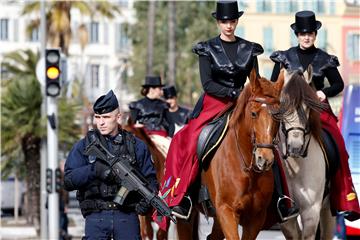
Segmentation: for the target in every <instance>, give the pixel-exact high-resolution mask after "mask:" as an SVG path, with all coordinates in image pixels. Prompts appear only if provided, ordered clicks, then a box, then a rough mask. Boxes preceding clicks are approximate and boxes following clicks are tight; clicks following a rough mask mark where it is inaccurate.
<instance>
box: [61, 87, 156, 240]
mask: <svg viewBox="0 0 360 240" xmlns="http://www.w3.org/2000/svg"><path fill="white" fill-rule="evenodd" d="M93 109H94V113H95V115H94V116H95V124H96V127H97V129H96V130H90V131H89V133H88V134H87V136H86V137H85V138H83V139H81V140H80V141H79V142H77V143H76V144H75V145H74V147H73V149H72V150H71V151H70V153H69V155H68V158H67V160H66V163H65V178H64V185H65V189H66V190H68V191H72V190H77V199H78V200H79V204H80V209H81V212H82V214H83V216H84V217H85V239H111V238H112V239H140V227H139V220H138V214H141V215H144V214H146V213H148V212H149V211H150V210H151V206H150V205H149V204H148V203H147V202H146V201H145V199H143V198H142V197H141V196H140V195H139V194H138V193H136V192H130V193H129V195H128V196H127V197H126V199H125V202H124V204H123V205H121V206H120V205H119V204H117V203H115V202H114V201H113V200H114V199H115V196H116V194H117V192H118V191H119V189H120V187H121V182H120V183H119V180H118V178H117V176H116V174H115V173H114V171H112V169H111V167H110V166H109V165H107V164H105V163H104V162H102V160H100V159H97V158H96V157H95V156H86V155H84V150H85V149H86V146H87V145H88V143H89V139H91V138H90V136H93V135H91V134H95V135H96V136H98V137H99V139H100V140H101V141H102V143H103V145H106V147H107V148H108V150H109V151H110V152H111V153H112V154H114V155H115V156H119V157H120V160H121V161H129V159H133V161H131V162H130V164H132V165H133V167H134V168H137V169H138V170H139V172H141V173H142V174H143V176H144V177H145V178H146V179H147V180H148V182H149V183H150V186H151V188H152V189H153V190H154V191H157V181H156V175H155V169H154V167H153V164H152V161H151V158H150V153H149V151H148V149H147V147H146V146H145V144H144V143H143V142H142V141H141V140H139V139H137V138H135V137H134V136H133V135H131V134H130V133H128V132H126V131H125V130H123V129H121V127H120V125H119V122H120V116H121V114H120V111H119V105H118V101H117V98H116V96H115V95H114V93H113V91H110V92H109V93H107V94H106V95H103V96H101V97H100V98H98V99H97V100H96V102H95V104H94V106H93Z"/></svg>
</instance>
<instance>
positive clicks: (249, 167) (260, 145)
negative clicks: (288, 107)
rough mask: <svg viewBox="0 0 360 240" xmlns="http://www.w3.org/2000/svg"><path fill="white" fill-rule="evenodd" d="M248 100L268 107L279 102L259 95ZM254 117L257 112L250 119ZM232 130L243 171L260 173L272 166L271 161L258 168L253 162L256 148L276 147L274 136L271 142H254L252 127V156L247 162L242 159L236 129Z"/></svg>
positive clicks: (276, 142) (276, 141)
mask: <svg viewBox="0 0 360 240" xmlns="http://www.w3.org/2000/svg"><path fill="white" fill-rule="evenodd" d="M248 102H257V103H261V104H262V106H264V105H265V107H266V108H269V105H274V104H277V103H278V102H279V100H277V99H275V98H270V97H264V98H260V97H254V96H251V97H250V98H249V100H248ZM256 118H258V115H257V114H252V120H254V119H256ZM234 132H235V140H236V146H237V150H238V152H239V154H240V157H241V160H242V162H243V164H244V166H245V167H244V170H245V171H250V170H253V171H254V172H257V173H262V172H266V171H268V170H270V169H271V167H272V164H273V162H272V163H271V164H270V165H268V166H267V167H266V168H265V169H263V170H260V169H258V168H257V166H256V164H254V159H255V153H256V150H257V149H258V148H269V149H272V150H275V149H276V147H277V144H278V140H277V139H276V137H275V136H274V138H273V140H272V143H257V142H256V136H255V131H254V129H252V130H251V144H252V146H253V149H252V157H251V161H250V164H247V163H246V161H245V159H244V156H243V154H242V152H241V149H240V145H239V140H238V139H239V137H238V133H237V131H236V130H235V131H234Z"/></svg>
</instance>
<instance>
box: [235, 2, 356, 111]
mask: <svg viewBox="0 0 360 240" xmlns="http://www.w3.org/2000/svg"><path fill="white" fill-rule="evenodd" d="M238 4H239V8H240V9H241V10H244V11H245V13H244V15H243V17H241V18H240V20H239V24H238V28H237V34H238V35H239V36H242V37H244V38H245V39H248V40H250V41H255V42H258V43H260V44H261V45H262V46H263V48H264V50H265V52H264V54H262V55H260V56H259V68H260V74H261V75H262V76H265V77H266V78H270V77H271V72H272V69H273V65H274V64H273V62H272V61H271V60H270V58H269V56H270V54H271V53H272V52H273V51H275V50H286V49H288V48H290V47H291V46H296V45H297V39H296V36H295V34H294V32H293V30H292V29H291V28H290V25H291V24H292V23H294V22H295V13H296V12H297V11H301V10H312V11H314V12H315V14H316V18H317V20H319V21H321V22H322V27H321V28H320V30H319V31H318V35H317V40H316V42H315V46H316V47H318V48H321V49H323V50H325V51H327V52H328V53H329V54H332V55H336V56H337V57H338V58H339V62H340V67H339V71H340V73H341V75H342V77H343V79H344V82H345V84H346V85H347V84H351V83H355V82H357V83H359V84H360V72H359V71H360V65H359V64H360V58H359V44H360V42H359V36H360V29H359V27H360V6H359V4H360V1H356V0H350V1H344V0H305V1H298V0H273V1H268V0H254V1H250V0H240V1H238ZM330 101H331V105H332V107H333V110H334V111H335V112H336V113H337V112H338V111H339V110H340V106H341V104H342V95H341V94H340V95H339V96H337V97H335V98H332V99H330Z"/></svg>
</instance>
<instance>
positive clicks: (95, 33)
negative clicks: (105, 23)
mask: <svg viewBox="0 0 360 240" xmlns="http://www.w3.org/2000/svg"><path fill="white" fill-rule="evenodd" d="M98 42H99V23H97V22H91V23H90V43H98Z"/></svg>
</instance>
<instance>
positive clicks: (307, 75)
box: [304, 64, 313, 84]
mask: <svg viewBox="0 0 360 240" xmlns="http://www.w3.org/2000/svg"><path fill="white" fill-rule="evenodd" d="M312 73H313V67H312V65H311V64H309V66H308V67H307V69H306V71H305V72H304V78H305V81H306V82H307V83H308V84H310V83H311V80H312Z"/></svg>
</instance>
